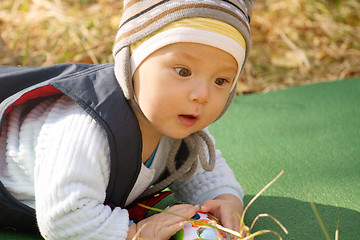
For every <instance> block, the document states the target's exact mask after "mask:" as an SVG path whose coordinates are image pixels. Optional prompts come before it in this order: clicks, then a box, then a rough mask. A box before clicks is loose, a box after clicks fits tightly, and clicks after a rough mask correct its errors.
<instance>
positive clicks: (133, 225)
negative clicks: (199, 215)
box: [0, 0, 253, 239]
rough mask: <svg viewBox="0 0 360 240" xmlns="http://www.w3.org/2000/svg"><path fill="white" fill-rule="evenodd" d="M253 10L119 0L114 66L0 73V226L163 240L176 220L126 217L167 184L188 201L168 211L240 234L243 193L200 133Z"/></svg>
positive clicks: (205, 2) (212, 1)
mask: <svg viewBox="0 0 360 240" xmlns="http://www.w3.org/2000/svg"><path fill="white" fill-rule="evenodd" d="M252 4H253V2H252V1H248V0H231V1H225V0H186V1H185V0H184V1H175V0H173V1H172V0H167V1H154V0H144V1H131V0H125V1H124V4H123V8H124V10H123V15H122V19H121V22H120V27H119V31H118V34H117V36H116V40H115V44H114V50H113V53H114V57H115V64H104V65H84V64H61V65H55V66H50V67H42V68H18V67H3V68H0V86H1V89H7V91H6V93H5V92H4V91H0V94H1V95H0V100H1V105H0V111H1V112H0V113H1V119H2V122H1V136H0V180H1V184H0V190H1V191H0V192H1V193H0V200H1V201H0V204H2V205H1V206H0V207H1V209H9V211H7V210H6V214H1V216H0V227H15V228H18V229H19V230H21V229H23V230H29V229H30V230H31V229H32V230H33V229H39V231H40V233H41V234H42V236H43V237H44V238H45V239H64V238H65V239H132V238H133V236H134V235H135V234H136V232H139V231H140V236H141V237H142V238H148V239H169V238H170V237H171V236H172V235H173V234H174V233H176V232H177V231H178V230H180V229H181V228H182V226H183V224H184V221H185V220H184V219H183V218H181V217H176V216H174V215H168V214H166V213H159V214H155V215H153V216H151V217H148V218H146V219H133V218H132V216H129V214H128V211H127V209H126V208H127V207H128V206H129V205H130V204H131V203H134V202H136V201H138V199H142V198H145V197H149V196H153V195H154V194H156V193H158V192H160V191H161V190H163V189H165V188H166V187H169V188H170V189H171V190H172V191H173V193H174V195H175V197H176V198H177V199H178V200H179V201H183V202H186V203H187V204H181V205H175V206H173V207H171V208H169V209H168V211H171V212H174V213H177V214H181V215H183V216H186V217H192V216H193V215H194V214H195V213H196V212H199V211H201V212H209V213H211V214H213V215H214V216H215V217H217V218H218V219H219V220H220V221H221V223H222V225H223V226H225V227H227V228H231V229H234V230H238V228H239V225H240V220H239V219H238V217H237V212H238V213H240V214H241V212H242V210H243V205H242V198H243V191H242V189H241V187H240V185H239V183H238V182H237V181H236V179H235V177H234V174H233V173H232V171H231V169H230V168H229V166H228V165H227V164H226V161H225V159H224V158H223V157H222V156H221V153H220V151H218V150H215V147H214V139H213V138H212V137H211V135H210V133H209V131H208V130H207V126H209V125H210V124H211V123H213V122H214V121H216V120H217V119H219V118H220V117H221V116H222V115H223V114H224V113H225V111H226V110H227V108H228V107H229V105H230V103H231V101H232V99H233V97H234V95H235V91H236V84H237V80H238V78H239V75H240V73H241V71H242V69H243V66H244V63H245V61H246V59H247V57H248V54H249V49H250V26H249V22H250V16H251V11H252ZM10 80H11V81H10ZM15 82H16V83H17V84H16V86H15V87H14V83H15ZM2 211H3V210H2ZM14 213H16V214H14ZM9 219H10V220H9ZM134 220H135V221H134ZM147 223H149V224H147ZM154 223H156V224H154Z"/></svg>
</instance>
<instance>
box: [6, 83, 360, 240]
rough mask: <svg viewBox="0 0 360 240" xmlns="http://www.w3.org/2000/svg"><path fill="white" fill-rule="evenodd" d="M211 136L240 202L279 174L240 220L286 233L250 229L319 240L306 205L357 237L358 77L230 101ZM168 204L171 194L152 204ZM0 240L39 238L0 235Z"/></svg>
mask: <svg viewBox="0 0 360 240" xmlns="http://www.w3.org/2000/svg"><path fill="white" fill-rule="evenodd" d="M210 131H211V133H212V134H213V135H214V137H215V138H216V146H217V147H218V148H219V149H221V150H222V152H223V155H224V156H225V158H226V159H227V161H228V163H229V165H230V166H231V168H232V169H233V171H234V173H235V175H236V177H237V179H238V180H239V182H240V183H241V185H242V186H243V189H244V191H245V204H247V203H248V202H249V201H250V200H251V198H252V197H253V196H254V195H256V194H257V193H258V191H260V190H261V189H262V188H263V187H264V186H265V185H266V184H267V183H268V182H270V181H271V180H272V179H273V178H274V177H275V176H276V175H277V174H278V173H279V172H280V171H281V170H284V174H283V175H282V176H281V177H280V178H279V179H278V180H277V181H276V182H275V183H274V184H273V185H272V186H271V187H270V188H269V189H267V190H266V191H265V192H264V193H263V194H262V195H261V196H260V197H259V198H258V199H257V200H256V201H255V202H254V203H253V204H252V205H251V206H250V208H249V210H248V212H247V214H246V216H245V221H246V223H247V224H248V225H249V224H250V223H251V221H252V220H253V219H254V218H255V217H256V215H257V214H259V213H268V214H270V215H272V216H274V217H275V218H277V219H278V220H279V221H280V222H281V223H282V224H283V225H284V226H285V227H286V228H287V229H288V231H289V234H288V235H285V234H284V233H282V231H281V229H280V228H279V227H278V226H277V225H276V224H275V223H274V222H273V221H272V220H271V219H269V218H261V219H260V220H258V222H257V223H256V225H255V227H254V231H257V230H261V229H271V230H275V231H277V232H279V233H280V234H281V236H282V237H283V239H288V240H309V239H316V240H317V239H325V236H324V234H323V233H322V230H321V228H320V225H319V223H318V221H317V219H316V217H315V214H314V212H313V211H312V209H311V206H310V201H311V200H312V201H314V203H315V204H316V207H317V209H318V212H319V214H320V216H321V217H322V219H323V220H324V223H325V226H326V228H327V229H328V230H329V231H330V232H329V234H330V235H331V236H332V239H334V232H335V230H336V225H337V221H338V217H339V214H340V213H341V218H340V232H339V239H340V240H359V239H360V79H347V80H341V81H335V82H326V83H319V84H312V85H307V86H300V87H293V88H289V89H286V90H279V91H274V92H270V93H265V94H263V93H261V94H252V95H245V96H239V97H236V98H235V100H234V102H233V104H232V105H231V107H230V109H229V111H228V112H227V113H226V114H225V116H224V117H223V118H221V119H220V120H219V121H217V122H216V123H214V124H213V125H212V126H211V127H210ZM174 201H175V200H174V199H173V197H172V196H170V197H167V198H166V199H165V200H163V201H162V202H160V203H159V204H158V205H157V206H158V207H159V208H162V207H165V206H167V205H169V204H171V203H172V202H174ZM0 239H41V238H40V237H38V236H33V235H22V234H18V233H9V232H2V233H1V232H0ZM256 239H270V240H271V239H278V238H277V237H276V236H274V235H271V234H267V235H263V236H260V237H257V238H256Z"/></svg>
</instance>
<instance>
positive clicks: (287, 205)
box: [211, 79, 360, 240]
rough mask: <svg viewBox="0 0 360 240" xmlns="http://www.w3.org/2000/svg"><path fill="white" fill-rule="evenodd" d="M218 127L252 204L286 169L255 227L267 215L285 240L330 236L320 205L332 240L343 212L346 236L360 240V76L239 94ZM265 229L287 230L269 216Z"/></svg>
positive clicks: (262, 201) (253, 210) (264, 199)
mask: <svg viewBox="0 0 360 240" xmlns="http://www.w3.org/2000/svg"><path fill="white" fill-rule="evenodd" d="M211 130H212V133H213V135H214V136H215V138H216V141H217V142H216V146H217V147H218V148H220V149H221V150H222V151H223V155H224V156H225V158H226V159H227V160H228V163H229V165H230V166H231V167H232V169H233V171H234V172H235V174H236V177H237V179H238V180H239V181H240V183H241V184H242V186H243V188H244V191H245V194H246V196H245V204H246V203H248V202H249V201H250V199H251V198H252V197H253V196H254V195H256V194H257V192H258V191H260V190H261V189H262V188H263V187H264V186H265V185H266V184H267V183H268V182H270V181H271V180H272V179H273V178H274V177H275V176H276V175H277V174H278V173H279V172H280V171H281V170H284V174H283V175H282V176H281V177H280V178H279V179H278V180H277V181H276V182H275V183H274V184H273V185H272V186H271V187H270V188H269V189H268V190H266V191H265V192H264V194H262V195H261V197H260V198H259V199H258V200H257V201H255V202H254V204H253V205H251V207H250V208H249V211H248V213H247V215H246V218H245V220H246V222H247V223H248V224H250V222H251V221H252V220H253V219H254V218H255V216H256V215H257V214H259V213H268V214H271V215H272V216H274V217H275V218H277V219H278V220H279V221H280V222H282V223H283V224H284V226H285V227H286V228H287V229H288V231H289V235H288V236H286V235H284V234H282V236H283V237H284V238H285V239H299V240H305V239H325V237H324V235H323V233H322V230H321V228H320V225H319V223H318V221H317V220H316V217H315V214H314V213H313V211H312V209H311V206H310V203H309V202H310V201H314V202H315V204H316V206H317V209H318V211H319V213H320V216H321V217H322V218H323V220H324V223H325V226H326V227H327V229H328V230H329V231H331V232H330V233H329V234H330V235H331V236H334V231H335V230H336V225H337V221H338V217H339V214H340V213H341V214H342V215H341V218H340V229H341V231H340V232H339V239H346V240H347V239H348V240H350V239H351V240H354V239H360V79H347V80H342V81H335V82H327V83H319V84H313V85H307V86H301V87H293V88H290V89H286V90H280V91H275V92H270V93H266V94H254V95H247V96H241V97H237V98H236V99H235V100H234V103H233V105H232V106H231V108H230V110H229V111H228V113H227V114H226V115H225V116H224V117H223V118H222V119H221V120H219V121H218V122H216V123H215V124H214V125H213V126H212V127H211ZM260 229H273V230H276V231H278V232H279V233H280V232H281V230H280V228H278V227H277V226H276V225H275V224H273V223H272V220H270V219H262V220H261V221H259V222H258V224H256V225H255V229H254V230H260ZM333 238H334V237H333ZM257 239H277V238H276V237H274V238H272V237H271V235H266V237H265V236H264V237H259V238H257Z"/></svg>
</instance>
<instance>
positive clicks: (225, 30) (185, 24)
mask: <svg viewBox="0 0 360 240" xmlns="http://www.w3.org/2000/svg"><path fill="white" fill-rule="evenodd" d="M174 28H191V29H198V30H203V31H208V32H213V33H218V34H222V35H224V36H226V37H229V38H231V39H232V40H234V41H236V42H237V43H238V44H239V45H240V46H242V47H243V48H244V49H246V42H245V39H244V37H243V36H242V34H241V33H240V32H239V31H238V30H237V29H236V28H234V27H233V26H231V25H230V24H228V23H225V22H223V21H220V20H217V19H212V18H200V17H194V18H185V19H180V20H177V21H174V22H172V23H169V24H168V25H166V26H164V27H162V28H160V29H159V30H158V31H156V32H154V33H152V34H150V35H149V36H147V37H146V38H144V39H141V40H140V41H138V42H135V43H133V44H131V45H130V50H131V53H133V52H134V51H135V50H136V49H137V48H138V47H139V46H140V45H141V44H142V43H143V42H145V41H146V40H148V39H149V38H151V37H153V36H154V35H156V34H159V33H161V32H165V31H167V30H170V29H174Z"/></svg>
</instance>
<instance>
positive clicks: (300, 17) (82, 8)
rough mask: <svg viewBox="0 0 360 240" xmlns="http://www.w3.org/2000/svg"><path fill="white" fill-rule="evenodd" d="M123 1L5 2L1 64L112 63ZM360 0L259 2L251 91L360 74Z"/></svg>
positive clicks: (248, 74) (0, 5) (0, 20)
mask: <svg viewBox="0 0 360 240" xmlns="http://www.w3.org/2000/svg"><path fill="white" fill-rule="evenodd" d="M121 7H122V1H121V0H97V1H96V0H78V1H74V0H1V1H0V64H3V65H4V64H11V65H28V66H41V65H51V64H57V63H62V62H86V63H106V62H112V61H113V58H112V55H111V49H112V43H113V39H114V37H115V34H116V30H117V27H118V23H119V19H120V14H121ZM358 9H360V2H359V1H358V0H346V1H345V0H343V1H340V0H319V1H312V0H266V1H265V0H257V3H256V5H255V9H254V15H253V19H252V26H253V29H252V34H253V47H252V52H251V57H250V59H249V60H250V61H248V63H247V66H246V68H245V71H244V74H243V75H242V79H241V87H242V89H243V90H244V91H245V92H258V91H270V90H274V89H279V88H284V87H288V86H293V85H299V84H306V83H312V82H318V81H329V80H335V79H342V78H346V77H353V76H360V60H359V59H360V37H359V32H360V20H359V17H358V13H357V11H358Z"/></svg>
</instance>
